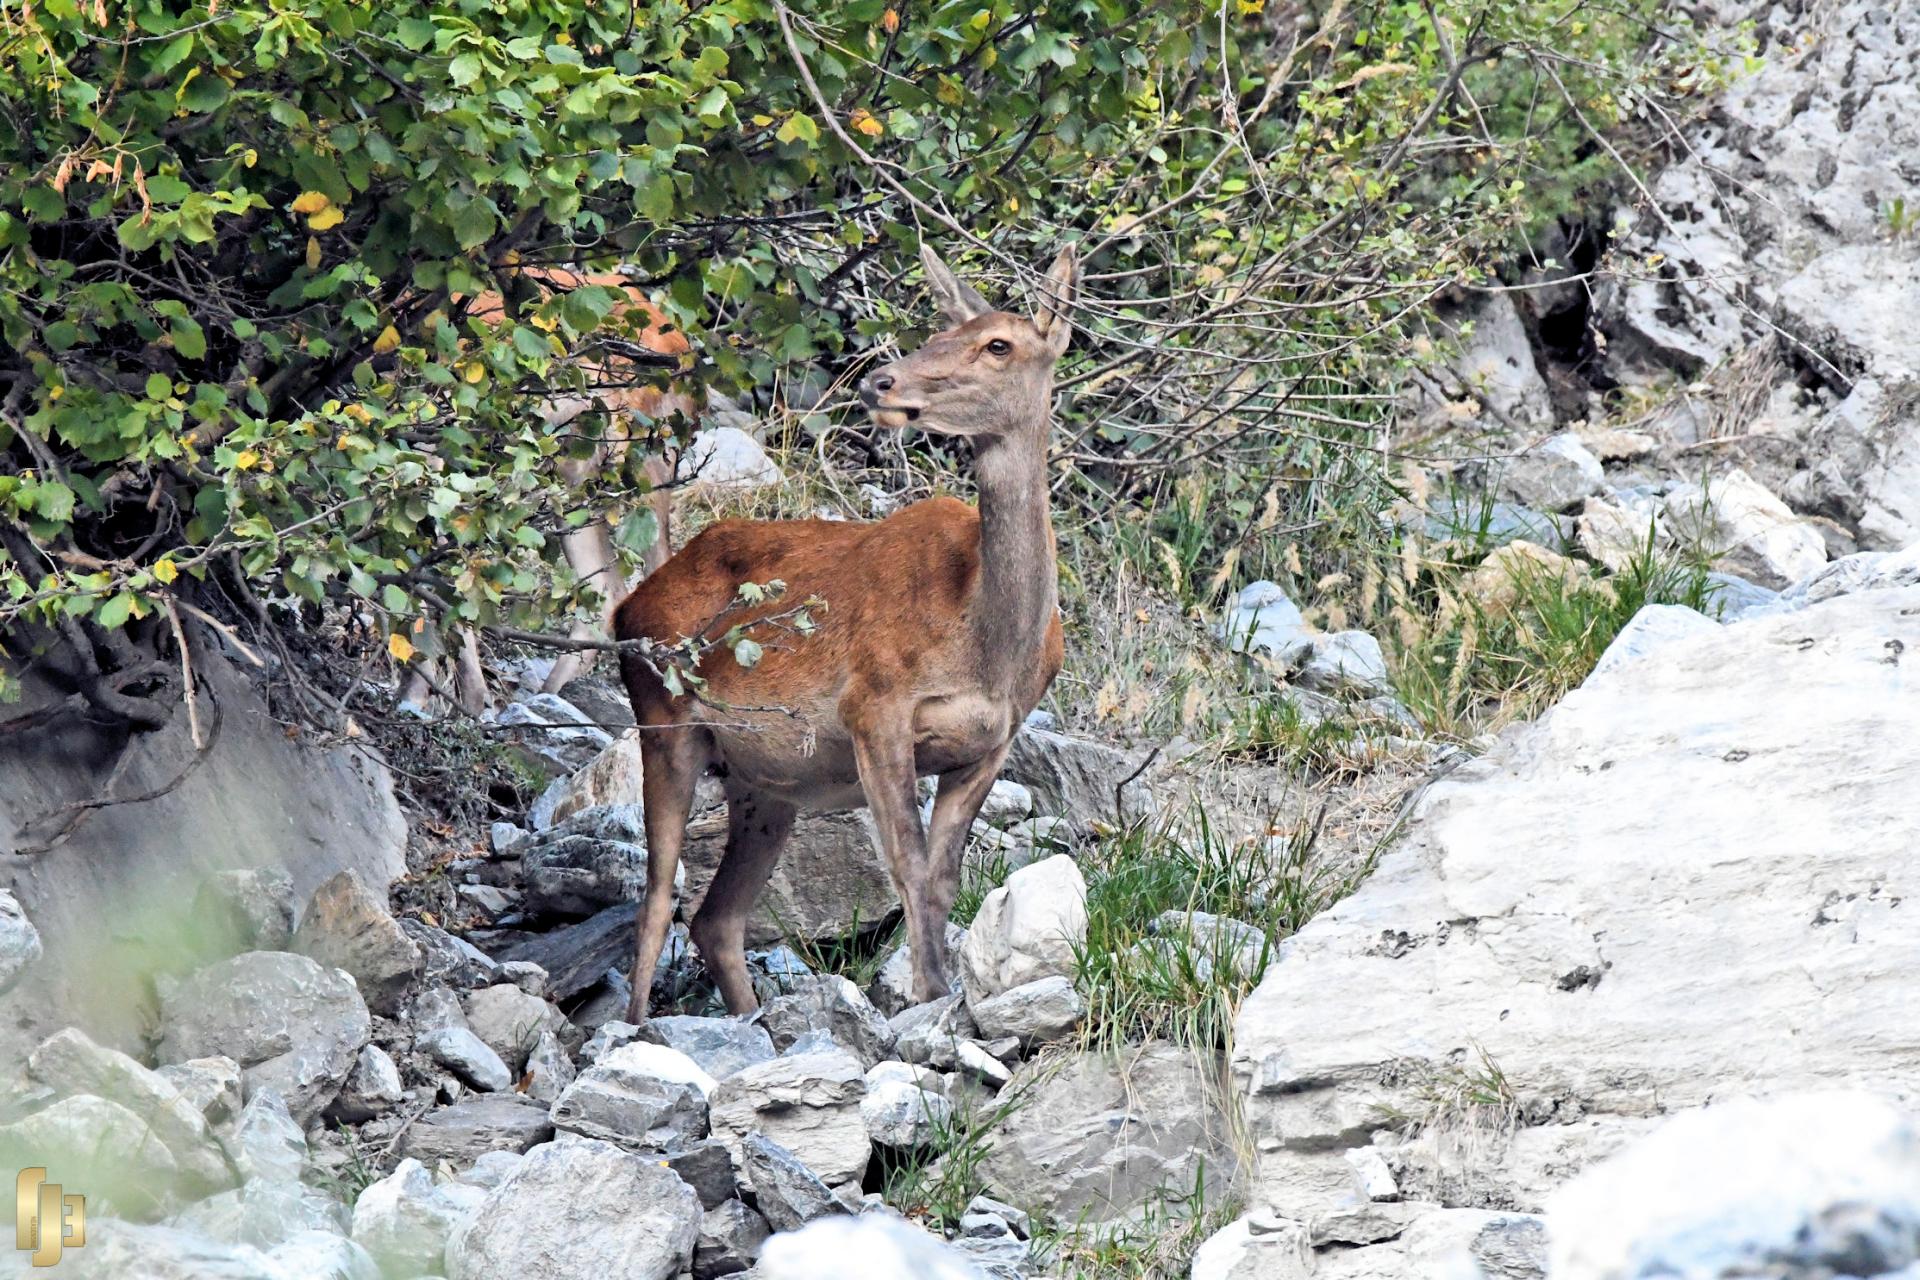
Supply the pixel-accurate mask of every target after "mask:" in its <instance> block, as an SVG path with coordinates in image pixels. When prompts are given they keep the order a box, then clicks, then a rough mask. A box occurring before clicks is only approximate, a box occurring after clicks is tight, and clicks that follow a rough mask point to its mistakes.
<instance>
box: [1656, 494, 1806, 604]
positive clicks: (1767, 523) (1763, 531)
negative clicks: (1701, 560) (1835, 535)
mask: <svg viewBox="0 0 1920 1280" xmlns="http://www.w3.org/2000/svg"><path fill="white" fill-rule="evenodd" d="M1666 514H1667V525H1668V527H1669V528H1670V529H1672V531H1673V533H1674V536H1675V537H1677V538H1679V539H1680V540H1681V541H1682V542H1684V543H1687V544H1689V545H1691V546H1694V547H1697V548H1698V549H1699V550H1700V551H1701V552H1703V553H1705V554H1707V555H1710V556H1712V557H1713V563H1714V567H1715V568H1718V569H1721V570H1724V571H1725V572H1727V573H1732V574H1738V575H1739V576H1740V577H1742V578H1745V579H1747V580H1748V581H1749V582H1754V583H1758V584H1759V585H1760V586H1763V587H1770V588H1772V589H1773V590H1776V591H1778V590H1780V589H1782V588H1785V587H1790V586H1792V585H1793V584H1794V583H1796V582H1798V581H1799V580H1800V579H1802V578H1804V577H1806V576H1807V575H1808V574H1810V573H1813V572H1815V571H1816V570H1818V569H1819V568H1820V567H1821V566H1823V565H1825V564H1826V562H1827V543H1826V539H1824V538H1822V537H1821V536H1820V531H1819V530H1818V529H1816V528H1814V526H1813V525H1811V524H1809V523H1807V522H1806V521H1805V520H1802V519H1801V518H1800V517H1799V516H1797V515H1795V514H1794V513H1793V510H1792V509H1791V508H1789V507H1788V506H1787V504H1786V503H1784V502H1782V501H1781V500H1780V499H1779V498H1778V497H1776V496H1775V495H1774V494H1773V493H1772V492H1770V491H1769V490H1768V489H1767V488H1766V486H1764V485H1762V484H1761V483H1760V482H1759V481H1757V480H1755V479H1753V477H1751V476H1749V475H1748V474H1747V473H1746V472H1745V471H1741V470H1738V469H1736V470H1734V471H1730V472H1728V473H1727V474H1726V475H1723V476H1720V477H1717V478H1716V479H1715V480H1714V481H1713V482H1712V483H1710V484H1707V485H1705V486H1702V485H1697V484H1687V485H1681V486H1679V487H1677V488H1675V489H1674V490H1673V491H1672V492H1670V493H1669V494H1668V495H1667V503H1666Z"/></svg>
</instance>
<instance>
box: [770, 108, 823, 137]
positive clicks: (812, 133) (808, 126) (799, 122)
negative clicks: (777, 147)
mask: <svg viewBox="0 0 1920 1280" xmlns="http://www.w3.org/2000/svg"><path fill="white" fill-rule="evenodd" d="M774 136H775V137H777V138H779V139H780V141H782V142H805V143H808V144H809V145H811V144H812V143H815V142H818V141H820V126H819V125H817V124H815V123H814V122H813V117H812V116H810V115H807V114H805V113H804V112H799V111H796V112H794V113H793V114H792V115H790V116H788V117H787V121H786V123H785V124H783V125H781V126H780V131H779V132H778V133H776V134H775V135H774Z"/></svg>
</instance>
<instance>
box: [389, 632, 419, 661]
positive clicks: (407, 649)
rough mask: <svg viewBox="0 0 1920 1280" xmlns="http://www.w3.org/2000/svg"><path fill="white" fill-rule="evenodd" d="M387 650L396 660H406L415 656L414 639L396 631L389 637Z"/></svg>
mask: <svg viewBox="0 0 1920 1280" xmlns="http://www.w3.org/2000/svg"><path fill="white" fill-rule="evenodd" d="M387 652H388V653H390V654H392V655H393V660H394V661H395V662H405V661H407V660H408V659H409V658H411V657H413V641H411V640H409V639H407V638H406V637H405V636H403V635H401V634H400V633H399V632H398V631H396V632H394V633H393V634H392V635H390V636H388V637H387Z"/></svg>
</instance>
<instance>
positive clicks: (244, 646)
mask: <svg viewBox="0 0 1920 1280" xmlns="http://www.w3.org/2000/svg"><path fill="white" fill-rule="evenodd" d="M169 599H170V601H171V598H169ZM179 604H180V607H181V608H182V609H185V610H186V611H187V612H188V613H190V614H192V615H193V616H194V617H196V618H198V619H200V621H202V622H204V623H206V624H207V625H208V626H210V627H212V628H213V629H214V630H215V631H218V632H219V633H220V634H221V635H223V636H225V637H226V638H227V643H228V644H230V645H232V646H233V647H234V649H235V650H236V651H237V652H238V653H239V654H240V656H241V657H243V658H245V659H246V660H247V661H248V662H251V663H252V664H253V665H254V666H256V667H259V668H260V669H261V670H263V671H264V670H265V669H266V666H267V660H266V659H265V658H263V657H261V656H260V654H259V651H258V650H256V649H255V648H254V647H253V646H252V645H250V644H248V643H247V642H246V641H245V640H242V639H241V638H240V635H239V633H238V632H236V631H235V630H234V629H233V628H232V627H230V626H228V625H227V624H226V623H224V622H222V621H220V619H218V618H216V617H214V616H213V615H212V614H210V613H208V612H207V611H206V610H205V609H202V608H200V607H199V606H198V605H193V604H189V603H187V602H186V601H185V600H182V601H180V602H179ZM167 607H168V608H172V607H173V605H172V603H171V602H170V603H169V604H168V606H167Z"/></svg>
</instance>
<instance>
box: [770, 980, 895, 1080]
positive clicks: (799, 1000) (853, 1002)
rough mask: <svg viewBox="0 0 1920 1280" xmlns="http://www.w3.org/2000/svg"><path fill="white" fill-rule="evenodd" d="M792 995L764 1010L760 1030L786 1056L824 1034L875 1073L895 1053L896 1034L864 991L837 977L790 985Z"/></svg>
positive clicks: (775, 999)
mask: <svg viewBox="0 0 1920 1280" xmlns="http://www.w3.org/2000/svg"><path fill="white" fill-rule="evenodd" d="M789 985H790V988H791V989H790V990H788V991H787V993H786V994H784V995H779V996H775V997H774V998H773V999H771V1000H769V1001H767V1002H766V1003H765V1004H763V1005H761V1006H760V1015H759V1016H760V1025H761V1026H762V1027H764V1028H766V1031H767V1034H768V1035H769V1036H770V1037H772V1041H773V1047H774V1048H775V1049H777V1050H779V1051H780V1052H782V1053H785V1052H786V1051H787V1050H788V1049H791V1048H792V1047H793V1045H794V1043H795V1042H796V1041H798V1040H799V1039H801V1038H802V1037H803V1036H806V1035H807V1034H809V1033H811V1032H823V1033H825V1034H826V1035H827V1036H828V1037H829V1038H831V1039H832V1040H833V1042H834V1043H835V1044H837V1045H839V1046H840V1047H841V1048H843V1049H847V1050H850V1051H851V1052H852V1053H853V1055H854V1056H855V1057H857V1058H859V1059H860V1061H861V1064H862V1065H863V1066H867V1067H871V1066H873V1065H874V1064H875V1063H878V1062H881V1061H883V1060H884V1059H886V1058H887V1057H888V1056H889V1055H890V1054H891V1053H892V1052H893V1040H894V1036H893V1029H892V1028H891V1027H889V1026H888V1025H887V1020H886V1017H885V1016H884V1015H882V1014H881V1012H880V1011H879V1010H878V1009H876V1008H874V1007H873V1002H872V1001H870V1000H868V999H867V998H866V996H864V995H862V994H861V993H860V988H858V987H856V986H854V985H853V983H851V982H849V981H848V980H847V979H845V978H843V977H841V976H840V975H839V974H836V973H829V974H817V975H813V976H809V977H805V978H795V979H793V980H792V981H791V983H790V984H789Z"/></svg>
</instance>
